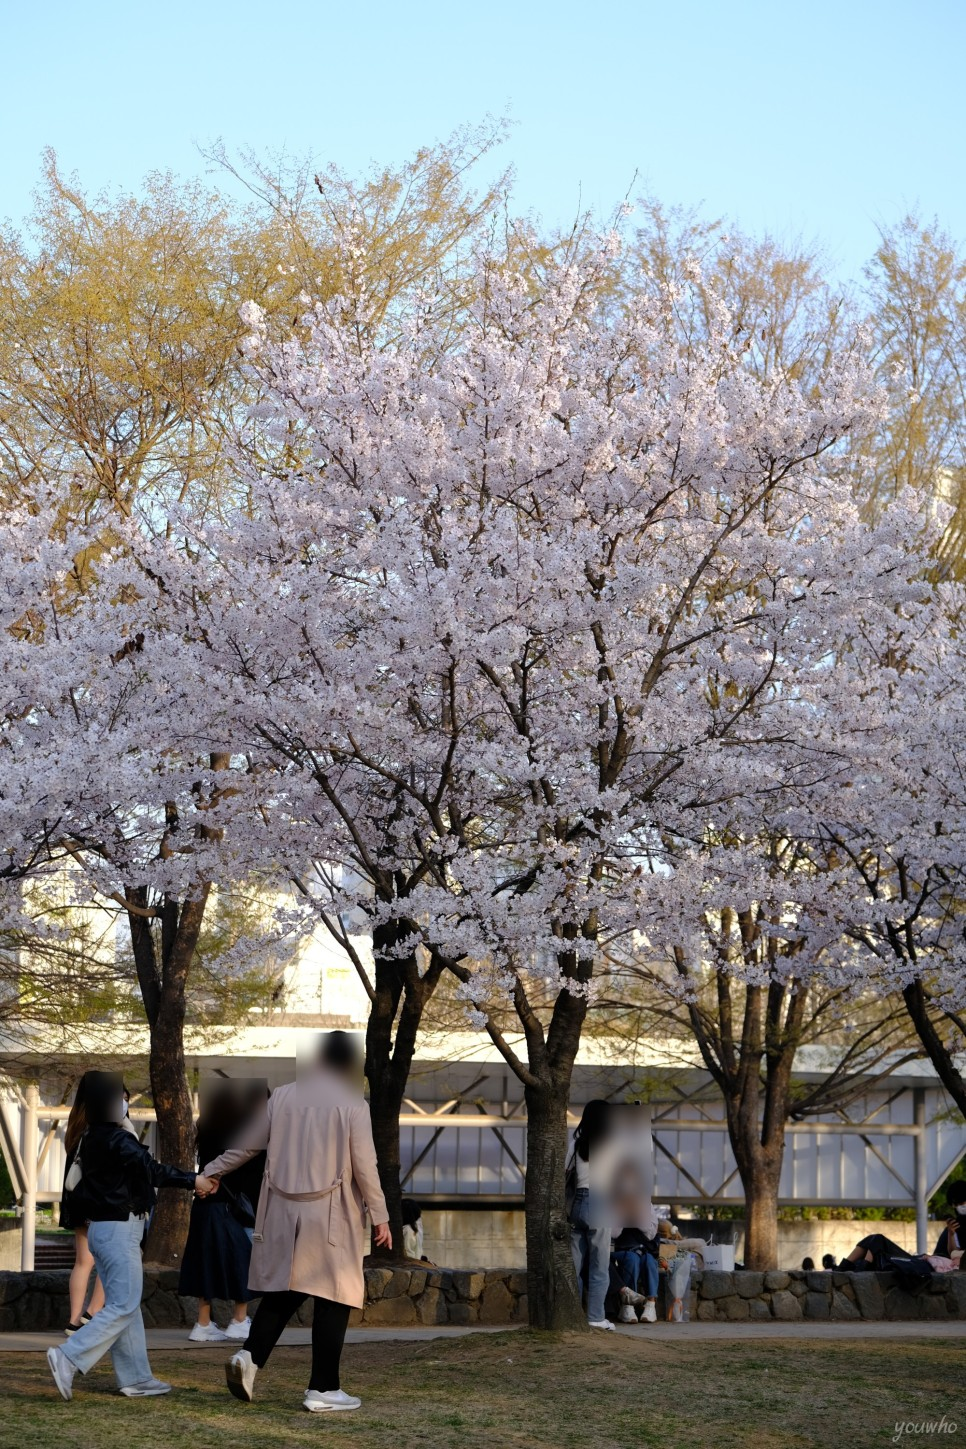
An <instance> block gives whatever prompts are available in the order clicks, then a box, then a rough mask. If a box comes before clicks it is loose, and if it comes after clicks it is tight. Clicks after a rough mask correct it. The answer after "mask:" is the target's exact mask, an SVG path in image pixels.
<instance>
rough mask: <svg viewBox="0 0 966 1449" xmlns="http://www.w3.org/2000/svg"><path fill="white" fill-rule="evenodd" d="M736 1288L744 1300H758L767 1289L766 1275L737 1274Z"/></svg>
mask: <svg viewBox="0 0 966 1449" xmlns="http://www.w3.org/2000/svg"><path fill="white" fill-rule="evenodd" d="M735 1287H736V1288H737V1289H738V1293H739V1296H740V1297H742V1298H758V1297H760V1295H761V1293H762V1292H763V1290H764V1287H765V1275H764V1273H749V1272H747V1271H745V1272H743V1273H736V1274H735Z"/></svg>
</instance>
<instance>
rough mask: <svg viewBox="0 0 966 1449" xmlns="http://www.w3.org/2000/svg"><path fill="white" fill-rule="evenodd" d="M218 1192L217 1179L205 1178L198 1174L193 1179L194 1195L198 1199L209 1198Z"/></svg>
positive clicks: (200, 1173) (202, 1174) (201, 1173)
mask: <svg viewBox="0 0 966 1449" xmlns="http://www.w3.org/2000/svg"><path fill="white" fill-rule="evenodd" d="M217 1191H218V1179H217V1177H205V1175H204V1173H203V1172H199V1173H198V1174H197V1175H196V1177H195V1193H196V1194H197V1196H198V1197H211V1195H212V1193H215V1192H217Z"/></svg>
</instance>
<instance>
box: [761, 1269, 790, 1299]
mask: <svg viewBox="0 0 966 1449" xmlns="http://www.w3.org/2000/svg"><path fill="white" fill-rule="evenodd" d="M791 1281H792V1275H791V1274H790V1273H782V1272H780V1271H778V1270H777V1269H772V1271H771V1272H770V1273H766V1274H765V1283H764V1286H765V1292H766V1293H777V1292H778V1290H779V1289H780V1288H787V1287H788V1285H789V1283H790V1282H791Z"/></svg>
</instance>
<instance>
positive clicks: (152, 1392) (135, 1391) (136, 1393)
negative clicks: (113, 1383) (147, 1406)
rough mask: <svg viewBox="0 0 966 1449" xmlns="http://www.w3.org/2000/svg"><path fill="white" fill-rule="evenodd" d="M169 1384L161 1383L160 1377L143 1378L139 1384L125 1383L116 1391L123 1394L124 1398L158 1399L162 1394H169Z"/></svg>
mask: <svg viewBox="0 0 966 1449" xmlns="http://www.w3.org/2000/svg"><path fill="white" fill-rule="evenodd" d="M170 1392H171V1385H170V1384H166V1383H163V1382H162V1381H161V1379H145V1380H144V1382H143V1383H141V1384H127V1385H126V1386H125V1387H124V1388H123V1389H118V1393H120V1394H123V1395H124V1397H125V1398H126V1399H159V1398H160V1397H161V1395H162V1394H170Z"/></svg>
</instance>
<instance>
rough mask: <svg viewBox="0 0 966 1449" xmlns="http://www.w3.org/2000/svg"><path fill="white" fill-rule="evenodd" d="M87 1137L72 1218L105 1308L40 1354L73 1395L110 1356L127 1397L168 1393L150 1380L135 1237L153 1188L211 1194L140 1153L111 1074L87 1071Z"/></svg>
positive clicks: (202, 1181)
mask: <svg viewBox="0 0 966 1449" xmlns="http://www.w3.org/2000/svg"><path fill="white" fill-rule="evenodd" d="M86 1105H87V1123H88V1126H87V1131H86V1132H85V1133H84V1135H83V1137H82V1138H81V1141H80V1143H79V1144H78V1148H77V1157H78V1158H79V1160H80V1167H81V1180H80V1182H79V1184H78V1185H77V1186H76V1187H75V1188H74V1189H73V1193H74V1195H75V1196H74V1197H73V1198H72V1211H73V1212H75V1213H76V1216H77V1218H79V1219H85V1220H86V1221H87V1222H89V1224H90V1226H89V1228H88V1230H87V1241H88V1243H89V1245H90V1249H91V1252H92V1254H93V1256H94V1262H95V1264H96V1266H97V1272H98V1275H99V1277H100V1280H101V1282H102V1283H103V1285H104V1307H103V1308H102V1309H101V1310H100V1312H99V1313H97V1314H95V1316H94V1317H93V1318H92V1319H91V1320H90V1322H89V1323H85V1324H84V1326H83V1328H80V1329H78V1331H77V1332H76V1333H75V1334H74V1335H73V1336H72V1337H71V1338H70V1339H69V1341H68V1342H67V1344H66V1346H65V1347H64V1348H50V1349H48V1350H47V1362H48V1363H49V1364H50V1370H51V1373H52V1374H53V1376H54V1383H55V1384H56V1385H57V1388H58V1390H59V1391H60V1394H61V1396H62V1397H63V1398H65V1399H69V1398H70V1397H71V1395H72V1392H73V1388H72V1381H73V1378H74V1374H75V1373H77V1372H80V1373H88V1372H89V1370H90V1369H92V1368H93V1367H94V1365H95V1364H96V1363H97V1362H98V1361H99V1360H100V1359H101V1358H103V1356H104V1354H105V1353H106V1352H107V1351H108V1349H110V1351H111V1358H112V1361H113V1363H114V1373H115V1375H116V1377H117V1383H118V1388H119V1389H120V1391H121V1393H122V1394H125V1395H126V1396H127V1397H128V1398H146V1397H149V1396H153V1395H155V1394H167V1393H169V1392H170V1389H171V1385H170V1384H164V1383H161V1381H160V1380H159V1379H156V1378H155V1377H154V1375H153V1374H152V1373H151V1365H150V1364H149V1362H148V1353H147V1346H146V1343H145V1339H144V1320H143V1318H142V1317H141V1289H142V1286H143V1282H144V1272H143V1269H142V1266H141V1237H142V1235H143V1232H144V1220H145V1219H146V1217H147V1215H148V1213H149V1212H150V1211H151V1209H152V1208H153V1206H154V1203H155V1197H156V1194H155V1189H156V1188H158V1187H180V1188H187V1189H194V1191H195V1192H201V1193H204V1192H210V1191H211V1189H212V1186H213V1184H212V1183H210V1182H209V1181H208V1179H207V1178H205V1177H203V1176H202V1175H201V1174H200V1173H198V1174H195V1173H193V1172H182V1171H181V1169H180V1168H177V1167H167V1166H165V1165H164V1163H161V1162H155V1160H154V1158H153V1157H152V1156H151V1154H150V1152H149V1151H148V1149H147V1148H146V1147H142V1145H141V1144H140V1142H138V1140H137V1138H135V1137H133V1136H132V1135H131V1133H130V1132H128V1131H126V1130H125V1128H124V1127H122V1126H121V1121H122V1119H123V1117H124V1087H123V1084H122V1082H121V1079H120V1077H119V1076H117V1075H116V1073H114V1072H89V1073H88V1074H87V1079H86Z"/></svg>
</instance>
